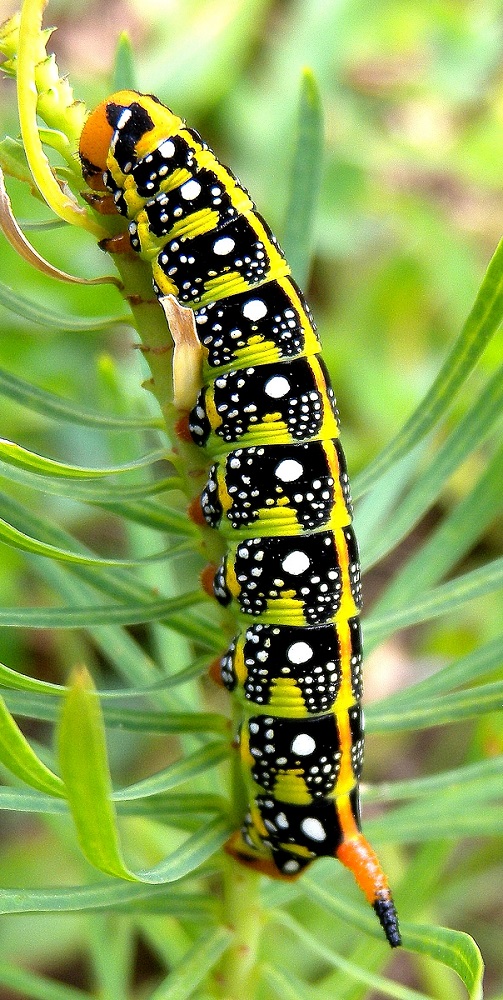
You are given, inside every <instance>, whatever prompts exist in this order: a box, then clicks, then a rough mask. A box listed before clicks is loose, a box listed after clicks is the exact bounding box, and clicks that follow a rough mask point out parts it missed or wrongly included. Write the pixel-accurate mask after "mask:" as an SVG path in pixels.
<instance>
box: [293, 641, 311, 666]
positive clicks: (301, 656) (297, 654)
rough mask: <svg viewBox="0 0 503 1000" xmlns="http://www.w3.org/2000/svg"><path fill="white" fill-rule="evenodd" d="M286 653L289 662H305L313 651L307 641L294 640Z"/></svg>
mask: <svg viewBox="0 0 503 1000" xmlns="http://www.w3.org/2000/svg"><path fill="white" fill-rule="evenodd" d="M286 655H287V656H288V659H289V660H290V663H306V661H307V660H310V659H311V657H312V655H313V651H312V649H311V646H309V644H308V643H307V642H294V643H293V645H292V646H290V648H289V650H288V652H287V654H286Z"/></svg>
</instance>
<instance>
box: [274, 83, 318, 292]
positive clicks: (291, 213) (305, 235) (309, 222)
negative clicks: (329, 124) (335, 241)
mask: <svg viewBox="0 0 503 1000" xmlns="http://www.w3.org/2000/svg"><path fill="white" fill-rule="evenodd" d="M322 161H323V109H322V104H321V97H320V92H319V90H318V84H317V82H316V78H315V75H314V73H313V71H312V70H311V69H308V68H306V69H304V70H303V71H302V76H301V81H300V97H299V109H298V112H297V136H296V142H295V150H294V155H293V163H292V170H291V177H290V185H289V195H288V204H287V209H286V219H285V226H284V232H283V239H282V245H283V248H284V251H285V255H286V258H287V260H288V261H289V263H290V267H291V269H292V274H293V276H294V278H295V280H296V281H298V282H299V284H300V285H301V286H304V285H305V284H306V281H307V278H308V273H309V261H310V255H311V249H312V244H313V232H314V220H315V215H316V205H317V201H318V194H319V190H320V184H321V168H322Z"/></svg>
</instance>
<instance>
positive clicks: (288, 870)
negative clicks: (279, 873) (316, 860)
mask: <svg viewBox="0 0 503 1000" xmlns="http://www.w3.org/2000/svg"><path fill="white" fill-rule="evenodd" d="M299 868H300V865H299V862H298V861H294V860H293V859H292V860H291V861H285V864H284V865H283V871H284V872H285V875H294V874H295V873H296V872H298V870H299Z"/></svg>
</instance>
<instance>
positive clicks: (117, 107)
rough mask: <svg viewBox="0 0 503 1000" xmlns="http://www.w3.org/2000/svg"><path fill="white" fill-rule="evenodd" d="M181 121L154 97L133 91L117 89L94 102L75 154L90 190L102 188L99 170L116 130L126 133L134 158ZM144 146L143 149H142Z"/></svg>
mask: <svg viewBox="0 0 503 1000" xmlns="http://www.w3.org/2000/svg"><path fill="white" fill-rule="evenodd" d="M181 125H182V121H181V119H180V118H178V117H177V116H176V115H174V114H173V113H172V112H171V111H169V109H168V108H166V107H165V106H164V105H163V104H161V102H160V101H158V100H157V98H156V97H152V96H151V95H150V94H139V93H137V91H135V90H119V91H117V93H115V94H112V95H111V96H110V97H107V99H106V100H105V101H102V103H101V104H98V107H97V108H95V109H94V111H92V112H91V114H90V115H89V118H88V119H87V121H86V123H85V125H84V128H83V129H82V134H81V137H80V145H79V154H80V159H81V161H82V173H83V174H84V179H85V180H86V181H87V183H88V185H89V187H90V188H92V189H93V191H104V190H105V186H104V184H103V172H104V171H105V170H106V169H107V165H108V161H109V156H110V145H111V143H112V139H113V136H114V133H115V132H116V130H117V129H121V128H122V129H124V136H125V135H126V133H128V134H129V141H130V143H131V146H132V147H134V153H135V155H137V156H138V157H140V156H142V155H144V154H145V152H146V148H147V146H148V145H149V143H151V144H152V147H155V143H156V141H157V139H158V137H159V136H160V134H163V135H164V137H165V136H167V135H170V134H171V133H172V132H176V131H177V130H178V129H179V128H180V126H181ZM143 147H145V149H144V148H143Z"/></svg>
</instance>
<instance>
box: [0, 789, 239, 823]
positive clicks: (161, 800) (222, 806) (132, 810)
mask: <svg viewBox="0 0 503 1000" xmlns="http://www.w3.org/2000/svg"><path fill="white" fill-rule="evenodd" d="M0 809H3V810H8V811H13V812H31V813H48V814H53V815H58V816H60V815H66V814H68V812H69V808H68V803H67V802H64V801H63V799H56V798H52V797H51V796H50V795H42V794H41V792H32V791H31V790H28V789H26V788H24V789H19V788H7V787H4V786H0ZM117 812H118V813H119V814H120V815H122V816H141V817H143V818H145V816H148V817H151V818H152V819H158V820H159V821H163V822H167V821H173V822H179V820H180V818H182V817H187V816H191V817H194V816H197V817H200V816H203V815H206V814H210V813H214V814H216V815H223V814H226V813H227V812H228V804H227V802H226V800H225V799H224V798H223V797H222V796H219V795H210V794H205V793H203V792H199V793H198V795H197V796H194V795H193V794H192V793H188V794H184V793H182V792H178V793H175V794H171V793H170V794H169V795H156V796H155V797H152V798H151V799H138V800H137V799H132V800H131V801H130V802H118V803H117Z"/></svg>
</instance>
